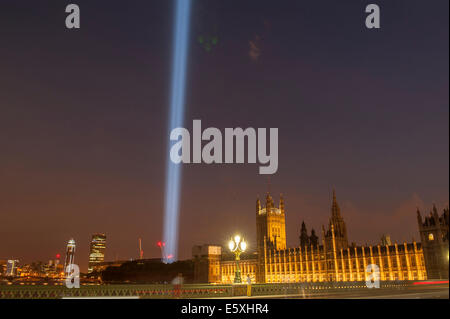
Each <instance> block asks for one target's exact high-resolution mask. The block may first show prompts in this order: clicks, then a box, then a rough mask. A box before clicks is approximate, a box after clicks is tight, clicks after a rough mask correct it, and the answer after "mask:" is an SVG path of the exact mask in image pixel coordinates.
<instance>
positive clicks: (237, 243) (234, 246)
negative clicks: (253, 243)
mask: <svg viewBox="0 0 450 319" xmlns="http://www.w3.org/2000/svg"><path fill="white" fill-rule="evenodd" d="M228 248H229V249H230V251H231V252H232V253H234V255H235V256H236V272H235V274H234V283H235V284H240V283H241V282H242V280H241V269H240V268H239V260H240V256H241V253H243V252H244V251H245V250H246V249H247V243H246V242H245V241H244V239H243V238H241V236H239V235H236V236H234V238H231V240H230V241H229V243H228Z"/></svg>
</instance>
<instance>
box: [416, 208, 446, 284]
mask: <svg viewBox="0 0 450 319" xmlns="http://www.w3.org/2000/svg"><path fill="white" fill-rule="evenodd" d="M417 222H418V224H419V232H420V239H421V242H422V247H423V254H424V258H425V267H426V269H427V275H428V278H429V279H448V247H449V246H448V245H449V244H448V208H446V209H444V212H443V214H442V215H441V216H440V217H439V215H438V212H437V209H436V206H435V205H433V210H432V211H431V212H430V215H429V216H425V218H424V220H422V216H421V215H420V211H419V209H417Z"/></svg>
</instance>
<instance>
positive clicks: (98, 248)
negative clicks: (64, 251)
mask: <svg viewBox="0 0 450 319" xmlns="http://www.w3.org/2000/svg"><path fill="white" fill-rule="evenodd" d="M105 249H106V235H105V234H94V235H92V240H91V249H90V252H89V266H88V273H91V272H93V271H94V267H95V266H96V265H98V264H100V263H102V262H104V261H105Z"/></svg>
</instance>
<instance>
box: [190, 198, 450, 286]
mask: <svg viewBox="0 0 450 319" xmlns="http://www.w3.org/2000/svg"><path fill="white" fill-rule="evenodd" d="M285 217H286V215H285V206H284V199H283V197H282V196H280V199H279V205H278V207H277V206H276V205H275V203H274V200H273V198H272V197H271V196H270V194H267V196H266V199H265V205H264V206H263V205H262V204H261V202H260V200H259V199H258V200H257V202H256V211H255V218H256V237H257V238H256V242H257V247H256V251H255V252H253V253H244V254H242V255H241V260H240V261H239V268H240V270H241V273H242V277H243V278H247V276H250V278H251V280H252V282H253V283H289V282H290V283H294V282H340V281H365V280H366V279H367V276H368V275H369V274H368V273H366V269H367V266H368V265H377V266H378V267H379V274H380V280H382V281H389V280H426V279H427V278H448V249H449V244H448V222H449V218H448V208H447V209H445V210H444V212H443V214H442V216H439V215H438V213H437V210H436V207H433V210H432V212H431V213H430V215H429V216H427V217H425V219H424V220H422V216H421V213H420V212H419V211H417V219H418V224H419V231H420V234H421V242H419V243H418V242H415V241H413V242H410V243H406V242H404V243H402V244H397V243H395V244H392V243H391V242H390V239H389V238H386V237H384V238H383V240H382V242H381V243H380V244H378V245H376V246H358V245H356V244H354V243H352V244H349V240H348V237H347V227H346V223H345V221H344V219H343V217H342V215H341V210H340V207H339V204H338V201H337V199H336V193H335V191H334V190H333V200H332V205H331V216H330V219H329V223H328V225H326V227H325V226H322V229H321V239H319V237H318V235H317V234H316V232H315V231H314V230H313V229H312V230H311V233H310V234H308V231H307V228H306V225H305V223H302V225H301V231H300V236H299V245H298V246H297V247H291V248H288V247H287V245H286V227H285V225H286V218H285ZM193 258H194V261H195V280H196V281H197V282H203V283H222V284H229V283H233V280H234V276H235V271H236V267H237V265H236V261H235V260H234V256H233V255H232V254H230V253H228V252H227V251H225V250H223V249H222V247H221V246H214V245H203V246H194V248H193Z"/></svg>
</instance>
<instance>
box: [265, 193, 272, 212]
mask: <svg viewBox="0 0 450 319" xmlns="http://www.w3.org/2000/svg"><path fill="white" fill-rule="evenodd" d="M272 208H273V199H272V196H270V194H269V193H267V195H266V211H267V213H270V212H271V211H272Z"/></svg>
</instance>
